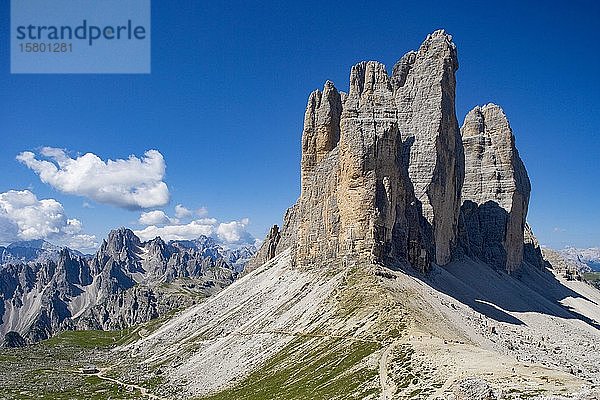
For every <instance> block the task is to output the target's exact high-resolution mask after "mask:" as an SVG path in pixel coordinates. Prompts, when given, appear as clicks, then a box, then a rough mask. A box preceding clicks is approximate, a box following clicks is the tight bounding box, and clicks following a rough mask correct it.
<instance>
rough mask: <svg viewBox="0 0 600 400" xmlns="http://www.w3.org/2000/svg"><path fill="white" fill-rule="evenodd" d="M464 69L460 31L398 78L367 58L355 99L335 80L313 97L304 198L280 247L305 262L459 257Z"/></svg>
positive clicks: (424, 50) (439, 38)
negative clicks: (457, 100) (459, 102)
mask: <svg viewBox="0 0 600 400" xmlns="http://www.w3.org/2000/svg"><path fill="white" fill-rule="evenodd" d="M457 68H458V63H457V61H456V49H455V47H454V44H453V43H452V39H451V37H450V36H449V35H447V34H445V33H444V32H443V31H437V32H435V33H433V34H432V35H430V36H428V37H427V39H426V41H425V43H423V45H422V46H421V48H420V49H419V51H417V52H410V53H408V54H407V55H405V56H404V57H403V58H402V59H401V60H400V61H399V62H398V63H397V64H396V66H395V67H394V70H393V74H392V75H391V76H390V75H388V73H387V71H386V68H385V66H384V65H383V64H381V63H378V62H375V61H369V62H361V63H358V64H357V65H355V66H354V67H352V70H351V73H350V85H349V86H350V88H349V92H348V94H347V95H346V94H344V93H340V92H338V90H337V89H336V88H335V87H334V85H333V83H331V82H329V81H327V82H326V83H325V86H324V88H323V90H322V91H318V90H317V91H314V92H313V93H311V95H310V96H309V99H308V105H307V108H306V113H305V117H304V130H303V134H302V164H301V178H302V179H301V180H302V185H301V195H300V198H299V200H298V202H297V203H296V205H295V206H294V207H292V208H291V209H290V210H288V213H287V214H286V221H285V223H284V226H283V229H282V232H281V240H280V241H279V242H278V244H277V245H276V251H275V252H276V253H277V252H280V251H282V250H283V249H284V248H287V247H289V246H291V247H292V248H293V250H294V254H295V257H294V259H295V261H296V262H297V263H298V264H299V265H300V266H311V265H316V264H319V263H321V262H326V261H331V260H338V261H341V262H346V261H348V260H352V261H356V260H358V259H361V260H367V261H369V262H378V263H388V264H389V263H391V264H394V263H406V262H409V263H411V264H413V265H415V266H419V268H422V269H425V268H427V266H428V264H429V262H430V261H437V262H438V263H440V264H445V263H447V262H448V261H450V257H451V253H452V248H453V246H455V243H456V229H457V226H456V220H457V215H458V211H459V199H460V186H461V182H462V171H463V156H462V147H461V141H460V134H459V131H458V125H457V123H456V116H455V111H454V91H455V80H454V73H455V71H456V69H457ZM415 193H417V195H416V196H415ZM269 243H270V242H269ZM264 246H270V244H267V243H265V245H264ZM266 253H267V251H266V250H261V251H259V253H258V254H259V255H262V256H261V260H258V257H257V260H256V261H255V263H258V262H263V261H265V260H264V258H265V257H264V255H265V254H266Z"/></svg>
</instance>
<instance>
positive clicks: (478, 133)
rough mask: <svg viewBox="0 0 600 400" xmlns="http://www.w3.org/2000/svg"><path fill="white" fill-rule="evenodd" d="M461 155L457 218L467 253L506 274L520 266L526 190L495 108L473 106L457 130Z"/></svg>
mask: <svg viewBox="0 0 600 400" xmlns="http://www.w3.org/2000/svg"><path fill="white" fill-rule="evenodd" d="M461 134H462V142H463V146H464V149H465V166H466V168H465V181H464V185H463V190H462V203H463V204H462V213H463V216H464V221H465V224H466V226H467V229H466V231H467V234H468V238H467V241H468V246H467V247H468V248H469V249H470V250H471V251H472V252H473V253H474V254H475V255H476V256H477V257H479V258H480V259H482V260H484V261H486V262H488V263H490V264H492V265H494V266H496V267H505V268H506V269H507V270H509V271H512V270H514V269H516V268H518V267H519V265H520V264H521V262H522V261H523V246H524V240H525V236H524V232H525V218H526V215H527V208H528V204H529V193H530V191H531V184H530V182H529V177H528V176H527V171H526V169H525V166H524V165H523V161H522V160H521V158H520V157H519V152H518V151H517V148H516V147H515V138H514V135H513V132H512V129H511V127H510V124H509V122H508V119H507V117H506V114H505V113H504V111H503V110H502V108H500V107H499V106H497V105H495V104H487V105H485V106H481V107H479V106H477V107H475V108H474V109H473V110H471V111H470V112H469V113H468V114H467V116H466V117H465V122H464V124H463V127H462V128H461Z"/></svg>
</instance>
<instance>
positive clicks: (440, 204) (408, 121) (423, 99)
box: [394, 31, 464, 265]
mask: <svg viewBox="0 0 600 400" xmlns="http://www.w3.org/2000/svg"><path fill="white" fill-rule="evenodd" d="M457 69H458V57H457V52H456V46H455V45H454V43H453V42H452V37H451V36H450V35H447V34H446V33H445V32H444V31H436V32H434V33H432V34H431V35H429V36H427V38H426V39H425V41H424V42H423V44H421V47H420V48H419V50H418V51H417V52H410V53H408V54H407V55H405V56H404V57H403V58H402V59H401V60H400V61H399V63H397V64H396V66H395V67H394V77H395V79H394V82H395V83H396V84H397V87H396V88H395V89H396V90H395V98H396V105H397V109H398V116H397V118H398V125H399V130H400V132H401V135H402V140H403V142H404V147H405V149H404V151H405V156H404V157H405V159H406V162H407V164H408V175H409V177H410V180H411V182H412V185H413V187H414V192H415V196H416V198H417V200H418V201H419V202H420V203H421V204H422V208H423V215H424V216H425V218H426V219H427V221H428V222H429V224H431V225H432V227H433V233H434V237H435V261H436V262H437V263H438V264H440V265H443V264H446V263H448V262H449V261H450V259H451V256H452V251H453V249H454V247H455V246H456V242H457V239H456V235H457V221H458V213H459V209H460V191H461V186H462V182H463V178H464V161H463V158H464V157H463V154H462V146H461V140H460V132H459V128H458V122H457V119H456V112H455V106H454V99H455V93H456V78H455V72H456V70H457ZM402 83H403V84H402Z"/></svg>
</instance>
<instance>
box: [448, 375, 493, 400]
mask: <svg viewBox="0 0 600 400" xmlns="http://www.w3.org/2000/svg"><path fill="white" fill-rule="evenodd" d="M454 396H455V397H454V399H455V400H496V399H497V398H498V397H497V396H496V394H495V393H494V390H493V389H492V387H491V386H490V384H489V383H488V382H487V381H485V380H484V379H480V378H465V379H463V380H461V381H460V382H458V383H457V384H456V385H455V387H454Z"/></svg>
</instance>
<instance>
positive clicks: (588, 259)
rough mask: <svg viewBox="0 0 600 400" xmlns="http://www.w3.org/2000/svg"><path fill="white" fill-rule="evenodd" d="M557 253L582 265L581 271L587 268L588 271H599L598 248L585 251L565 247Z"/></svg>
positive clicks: (599, 249)
mask: <svg viewBox="0 0 600 400" xmlns="http://www.w3.org/2000/svg"><path fill="white" fill-rule="evenodd" d="M558 252H559V253H560V254H561V255H562V256H563V257H564V258H566V259H567V260H571V261H574V262H576V263H578V264H580V265H582V267H583V268H582V269H585V267H586V266H587V267H588V268H589V271H600V248H598V247H590V248H587V249H582V248H576V247H566V248H564V249H562V250H558ZM583 272H586V271H583Z"/></svg>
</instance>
